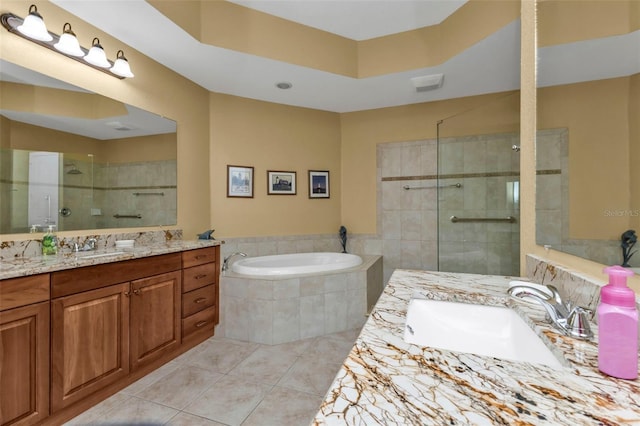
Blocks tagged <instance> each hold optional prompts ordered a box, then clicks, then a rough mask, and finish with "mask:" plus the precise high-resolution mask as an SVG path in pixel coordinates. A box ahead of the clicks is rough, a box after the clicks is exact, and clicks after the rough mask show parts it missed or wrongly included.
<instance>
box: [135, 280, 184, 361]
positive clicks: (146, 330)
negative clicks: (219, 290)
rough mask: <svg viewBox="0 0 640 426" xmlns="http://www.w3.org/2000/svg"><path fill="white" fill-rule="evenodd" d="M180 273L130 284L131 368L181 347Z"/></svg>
mask: <svg viewBox="0 0 640 426" xmlns="http://www.w3.org/2000/svg"><path fill="white" fill-rule="evenodd" d="M180 275H181V274H180V271H176V272H169V273H167V274H162V275H157V276H154V277H149V278H143V279H140V280H136V281H132V282H131V293H132V294H131V368H132V369H135V368H137V367H138V366H140V365H142V364H144V363H147V362H150V361H153V360H155V359H157V358H159V357H162V356H163V355H164V354H166V353H168V352H170V351H172V350H174V349H175V348H177V347H178V345H180V328H181V327H180V288H181V282H180Z"/></svg>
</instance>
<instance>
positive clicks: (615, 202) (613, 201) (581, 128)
mask: <svg viewBox="0 0 640 426" xmlns="http://www.w3.org/2000/svg"><path fill="white" fill-rule="evenodd" d="M630 81H631V79H630V78H629V77H623V78H615V79H608V80H597V81H590V82H586V83H577V84H569V85H563V86H554V87H547V88H542V89H539V90H538V100H537V101H538V102H537V104H538V108H537V110H538V117H537V119H538V129H553V128H567V129H569V171H570V179H569V224H570V229H569V237H570V238H577V239H596V240H597V239H600V240H617V239H618V238H619V237H620V234H621V233H622V231H623V230H625V229H627V228H628V226H629V219H630V216H628V215H624V216H608V215H606V212H607V211H616V210H618V211H627V210H629V209H630V208H631V206H630V197H629V196H630V194H629V192H628V191H626V190H620V189H621V188H629V187H630V170H629V167H630V162H629V146H630V145H629V142H630V137H629V128H630V127H629V125H630V121H637V120H631V117H632V116H630V115H629V112H630V111H629V85H630ZM635 117H637V116H635ZM594 194H597V196H594Z"/></svg>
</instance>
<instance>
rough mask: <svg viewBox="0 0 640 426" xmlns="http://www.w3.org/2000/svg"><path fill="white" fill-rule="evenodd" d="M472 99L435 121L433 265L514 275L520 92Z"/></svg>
mask: <svg viewBox="0 0 640 426" xmlns="http://www.w3.org/2000/svg"><path fill="white" fill-rule="evenodd" d="M478 98H479V99H482V102H479V104H478V106H477V107H476V108H473V109H471V110H467V111H464V112H462V113H459V114H456V115H453V116H451V117H448V118H446V119H443V120H441V121H440V122H439V124H438V141H437V146H438V148H437V149H438V270H440V271H446V272H467V273H478V274H491V275H513V276H518V275H520V209H519V194H520V188H519V186H520V185H519V184H520V153H519V145H520V135H519V126H520V109H519V108H520V107H519V106H520V96H519V93H513V92H510V93H507V94H504V93H503V94H500V95H489V96H483V97H478ZM483 98H486V99H487V100H486V101H485V100H484V99H483Z"/></svg>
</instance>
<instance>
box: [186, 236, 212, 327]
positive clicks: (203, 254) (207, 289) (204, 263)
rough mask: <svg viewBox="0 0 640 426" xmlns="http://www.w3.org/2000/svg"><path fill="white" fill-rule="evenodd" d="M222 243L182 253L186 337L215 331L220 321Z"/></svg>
mask: <svg viewBox="0 0 640 426" xmlns="http://www.w3.org/2000/svg"><path fill="white" fill-rule="evenodd" d="M219 265H220V249H219V247H207V248H202V249H197V250H189V251H185V252H183V253H182V267H183V269H182V293H183V294H182V338H183V339H185V340H189V339H202V338H204V337H208V336H210V335H213V331H214V327H215V326H216V324H218V321H219V309H218V308H219V307H218V300H219V299H218V297H219V286H218V275H219V273H218V269H219Z"/></svg>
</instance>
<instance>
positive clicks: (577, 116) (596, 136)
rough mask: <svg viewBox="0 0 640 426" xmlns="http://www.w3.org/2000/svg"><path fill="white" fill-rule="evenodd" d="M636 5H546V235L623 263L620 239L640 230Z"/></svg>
mask: <svg viewBox="0 0 640 426" xmlns="http://www.w3.org/2000/svg"><path fill="white" fill-rule="evenodd" d="M633 3H634V1H633V0H630V1H616V2H611V1H605V0H602V1H589V2H566V1H562V0H560V1H555V0H549V1H544V2H539V3H538V22H537V40H538V59H537V61H538V77H537V78H538V94H537V108H538V109H537V123H538V135H537V138H536V157H537V158H536V165H537V182H536V241H537V243H538V244H539V245H548V246H551V247H552V248H553V249H555V250H559V251H563V252H566V253H570V254H573V255H576V256H580V257H583V258H586V259H590V260H593V261H596V262H599V263H603V264H608V265H612V264H620V263H621V262H622V250H621V247H620V236H621V235H622V234H623V233H624V232H625V231H626V230H628V229H635V230H640V120H638V117H640V49H638V46H639V45H640V16H637V15H638V11H639V10H640V9H638V8H637V7H636V6H635V5H634V4H633ZM633 16H635V17H636V19H630V17H633ZM631 265H632V266H640V257H638V256H636V257H633V258H632V259H631Z"/></svg>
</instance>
